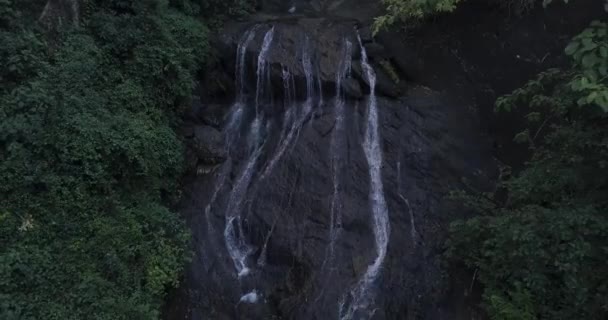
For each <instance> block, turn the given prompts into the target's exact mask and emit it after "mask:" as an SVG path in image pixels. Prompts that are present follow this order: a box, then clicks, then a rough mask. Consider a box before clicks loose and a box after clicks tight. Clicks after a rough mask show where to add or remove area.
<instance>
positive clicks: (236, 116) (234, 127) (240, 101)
mask: <svg viewBox="0 0 608 320" xmlns="http://www.w3.org/2000/svg"><path fill="white" fill-rule="evenodd" d="M257 29H258V26H257V25H256V26H254V27H253V28H251V29H249V30H247V31H246V32H245V34H243V36H242V37H241V39H240V40H239V42H238V45H237V49H236V70H235V82H236V87H237V88H238V91H237V96H236V99H235V101H234V103H233V104H232V106H231V108H230V113H229V117H228V121H227V123H226V125H225V127H224V136H225V146H226V150H227V151H228V153H229V157H228V159H227V160H226V161H225V163H223V164H222V169H221V171H220V172H219V173H218V175H217V176H216V179H215V185H214V189H213V193H212V194H211V199H209V203H207V205H206V206H205V218H206V219H207V228H208V233H209V235H211V234H212V231H213V230H212V227H211V222H210V219H211V208H212V206H213V204H214V203H215V201H216V199H217V197H218V195H219V193H220V190H222V188H223V187H224V184H225V183H226V177H227V176H228V174H229V173H230V171H231V170H232V159H231V157H230V149H231V145H232V143H233V142H234V139H235V138H236V137H237V136H238V131H239V126H240V123H241V119H242V116H243V107H244V105H245V76H246V74H245V71H246V68H245V53H246V52H247V47H248V46H249V44H250V43H251V41H252V40H253V38H254V37H255V32H256V31H257Z"/></svg>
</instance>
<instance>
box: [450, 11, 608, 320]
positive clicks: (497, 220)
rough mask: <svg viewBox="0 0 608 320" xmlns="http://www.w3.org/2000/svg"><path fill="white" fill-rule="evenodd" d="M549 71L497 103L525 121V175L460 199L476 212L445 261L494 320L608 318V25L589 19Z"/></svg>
mask: <svg viewBox="0 0 608 320" xmlns="http://www.w3.org/2000/svg"><path fill="white" fill-rule="evenodd" d="M565 53H566V54H567V55H568V56H569V57H570V58H571V61H572V65H571V67H570V68H568V69H562V70H558V69H551V70H547V71H546V72H543V73H541V74H539V75H538V77H537V78H536V79H534V80H531V81H530V82H528V83H527V84H526V85H525V86H523V87H522V88H520V89H517V90H515V91H514V92H513V93H511V94H509V95H506V96H504V97H501V98H500V99H498V101H497V103H496V109H497V110H498V112H509V111H514V110H515V111H517V112H518V114H523V115H525V122H526V127H527V128H526V129H525V130H523V131H522V132H520V133H519V134H517V135H516V136H515V141H517V142H521V143H526V144H528V145H529V148H530V151H531V153H532V156H531V159H530V160H529V161H528V162H527V163H526V164H525V167H524V169H523V170H521V171H520V172H517V173H511V172H510V170H509V169H508V168H503V170H502V175H501V179H500V181H499V182H498V186H497V189H496V190H495V191H494V192H485V193H483V192H479V193H468V194H465V193H462V192H458V193H456V194H455V195H454V196H455V197H456V198H458V199H459V200H464V202H466V203H467V205H468V206H469V207H470V208H472V209H474V211H476V212H477V215H475V217H473V218H471V219H468V220H464V221H456V222H454V223H453V225H452V226H451V232H450V239H449V241H448V257H449V259H450V261H451V263H452V266H455V265H459V264H460V265H465V266H466V267H468V268H470V270H471V272H472V273H474V274H475V275H476V279H478V280H479V282H480V283H481V284H482V285H483V287H484V292H483V305H484V307H485V310H486V311H487V313H488V315H489V316H490V318H492V319H496V320H528V319H529V320H532V319H564V320H565V319H586V320H587V319H598V320H599V319H607V318H608V299H607V297H608V265H607V264H606V257H608V214H607V213H608V25H607V24H606V23H602V22H598V21H596V22H593V23H591V25H590V26H589V28H587V29H586V30H584V31H583V32H582V33H581V34H579V35H578V36H576V37H575V38H574V39H573V40H572V42H571V43H570V44H569V45H568V46H567V48H566V49H565Z"/></svg>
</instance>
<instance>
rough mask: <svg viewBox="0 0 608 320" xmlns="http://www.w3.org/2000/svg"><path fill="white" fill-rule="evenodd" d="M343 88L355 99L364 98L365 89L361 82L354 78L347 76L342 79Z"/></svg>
mask: <svg viewBox="0 0 608 320" xmlns="http://www.w3.org/2000/svg"><path fill="white" fill-rule="evenodd" d="M342 90H344V94H345V95H346V96H347V97H349V98H353V99H361V98H363V90H362V89H361V84H360V83H359V81H357V80H356V79H354V78H346V79H344V80H343V81H342Z"/></svg>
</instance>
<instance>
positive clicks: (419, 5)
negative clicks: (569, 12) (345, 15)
mask: <svg viewBox="0 0 608 320" xmlns="http://www.w3.org/2000/svg"><path fill="white" fill-rule="evenodd" d="M380 1H381V2H382V3H383V4H384V7H385V8H386V13H385V14H384V15H382V16H380V17H377V18H376V20H375V22H374V32H378V31H380V30H381V29H383V28H387V27H390V26H393V25H399V26H407V25H412V24H415V23H416V22H418V21H419V20H421V19H423V18H425V17H428V16H432V15H434V14H440V13H446V12H452V11H454V9H456V7H457V6H458V4H460V3H461V2H463V1H466V0H380ZM486 1H487V2H488V3H490V4H495V5H498V6H501V7H503V8H506V9H508V11H509V12H514V13H516V14H522V13H524V12H527V11H529V10H530V9H532V8H534V6H535V5H537V4H542V5H543V6H547V5H549V4H551V3H552V2H554V1H560V0H486ZM561 1H563V2H565V3H568V1H569V0H561Z"/></svg>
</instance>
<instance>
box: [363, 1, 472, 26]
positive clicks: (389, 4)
mask: <svg viewBox="0 0 608 320" xmlns="http://www.w3.org/2000/svg"><path fill="white" fill-rule="evenodd" d="M460 1H461V0H382V3H383V4H384V6H385V7H386V12H387V13H386V14H385V15H383V16H380V17H378V18H376V19H375V21H374V33H377V32H378V31H379V30H380V29H382V28H384V27H388V26H391V25H393V24H395V23H407V22H410V21H415V20H417V19H421V18H423V17H426V16H427V15H431V14H435V13H441V12H451V11H454V9H456V6H457V5H458V3H460Z"/></svg>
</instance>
